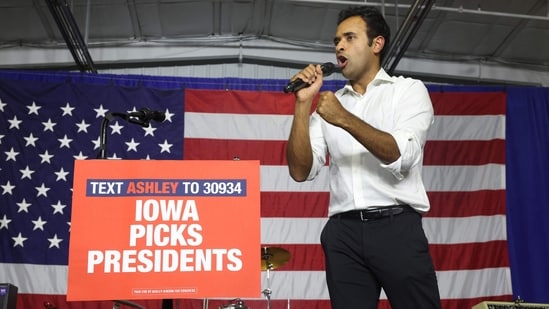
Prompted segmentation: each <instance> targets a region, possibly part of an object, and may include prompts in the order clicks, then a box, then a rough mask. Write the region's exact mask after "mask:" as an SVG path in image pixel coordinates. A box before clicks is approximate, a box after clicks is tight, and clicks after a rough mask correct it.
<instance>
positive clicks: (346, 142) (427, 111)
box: [308, 69, 434, 216]
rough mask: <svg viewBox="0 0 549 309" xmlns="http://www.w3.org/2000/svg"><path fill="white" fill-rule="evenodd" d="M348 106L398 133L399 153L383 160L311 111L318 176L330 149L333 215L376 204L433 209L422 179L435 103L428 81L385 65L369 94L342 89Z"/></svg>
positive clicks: (340, 92) (339, 94) (314, 171)
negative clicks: (392, 71)
mask: <svg viewBox="0 0 549 309" xmlns="http://www.w3.org/2000/svg"><path fill="white" fill-rule="evenodd" d="M335 94H336V97H337V98H338V99H339V101H340V102H341V104H342V105H343V107H345V108H346V109H347V110H348V111H350V112H351V113H353V114H354V115H356V116H358V117H359V118H361V119H362V120H364V121H365V122H366V123H368V124H370V125H371V126H373V127H375V128H377V129H379V130H382V131H384V132H387V133H389V134H391V135H392V136H393V138H394V139H395V141H396V143H397V145H398V148H399V150H400V158H398V159H397V160H396V161H394V162H392V163H390V164H383V162H381V161H380V160H379V159H377V158H376V157H375V156H374V155H372V154H371V153H370V152H369V151H368V149H366V148H365V147H364V146H362V145H361V144H360V143H359V142H358V141H357V140H356V139H355V138H354V137H352V136H351V134H349V133H348V132H346V131H345V130H343V129H341V128H339V127H336V126H333V125H331V124H329V123H328V122H326V121H324V120H323V119H322V118H321V117H320V116H319V115H318V114H317V113H316V112H314V113H313V114H312V115H311V122H310V128H309V129H310V135H311V145H312V149H313V158H314V159H313V166H312V168H311V172H310V174H309V177H308V180H312V179H313V178H315V177H316V176H317V175H318V173H319V172H320V170H321V168H323V167H324V166H325V164H326V158H327V157H326V155H327V154H329V157H330V159H329V177H330V206H329V210H328V215H329V216H332V215H334V214H337V213H341V212H345V211H349V210H357V209H367V208H370V207H376V206H389V205H395V204H408V205H410V206H412V207H413V208H414V209H416V210H417V211H418V212H420V213H425V212H427V211H428V210H429V207H430V205H429V200H428V198H427V193H426V192H425V187H424V185H423V180H422V175H421V169H422V166H423V146H424V145H425V141H426V139H427V131H428V129H429V128H430V126H431V125H432V123H433V120H434V116H433V106H432V103H431V99H430V97H429V93H428V91H427V88H426V87H425V85H424V84H423V83H422V82H421V81H419V80H415V79H411V78H404V77H392V76H389V75H388V74H387V73H386V72H385V71H384V70H383V69H381V70H380V71H379V72H378V73H377V75H376V77H375V78H374V80H373V81H372V82H370V84H368V87H367V88H366V92H365V93H364V95H362V94H359V93H357V92H355V91H354V90H353V89H352V87H351V85H350V84H347V85H346V86H345V87H344V88H342V89H340V90H338V91H337V92H336V93H335Z"/></svg>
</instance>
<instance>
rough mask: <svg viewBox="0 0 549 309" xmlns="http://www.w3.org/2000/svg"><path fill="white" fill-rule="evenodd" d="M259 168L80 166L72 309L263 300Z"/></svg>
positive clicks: (130, 163) (144, 163)
mask: <svg viewBox="0 0 549 309" xmlns="http://www.w3.org/2000/svg"><path fill="white" fill-rule="evenodd" d="M259 191H260V190H259V161H237V160H235V161H192V160H189V161H185V160H180V161H170V160H158V161H155V160H77V161H76V162H75V172H74V187H73V204H72V219H71V222H72V223H71V238H70V248H69V268H68V287H67V299H68V300H69V301H76V300H112V299H162V298H210V297H233V298H235V297H241V298H246V297H248V298H252V297H258V296H259V295H260V294H261V256H260V251H261V250H260V246H261V245H260V195H259V194H260V193H259Z"/></svg>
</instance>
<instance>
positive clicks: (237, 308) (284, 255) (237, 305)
mask: <svg viewBox="0 0 549 309" xmlns="http://www.w3.org/2000/svg"><path fill="white" fill-rule="evenodd" d="M289 260H290V252H288V250H286V249H283V248H279V247H263V248H261V271H266V272H267V288H265V289H264V290H263V291H261V293H262V294H263V296H265V300H266V301H267V309H271V294H272V290H271V271H273V270H275V269H277V268H279V267H281V266H282V265H284V264H286V262H288V261H289ZM232 302H233V303H231V304H228V305H225V306H221V307H218V309H249V308H248V307H246V306H245V305H244V302H243V301H242V300H241V299H239V298H237V299H235V300H233V301H232ZM288 308H289V305H288Z"/></svg>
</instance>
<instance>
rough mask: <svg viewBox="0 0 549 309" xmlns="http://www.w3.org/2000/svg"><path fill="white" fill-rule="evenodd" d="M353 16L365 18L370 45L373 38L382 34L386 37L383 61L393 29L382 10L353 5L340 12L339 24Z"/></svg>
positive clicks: (382, 54) (382, 55) (382, 53)
mask: <svg viewBox="0 0 549 309" xmlns="http://www.w3.org/2000/svg"><path fill="white" fill-rule="evenodd" d="M353 16H360V17H362V20H364V22H365V23H366V26H367V31H366V36H368V45H370V46H371V45H372V41H373V39H374V38H375V37H377V36H382V37H383V38H385V45H384V46H383V49H382V50H381V54H380V61H383V58H384V57H385V54H386V53H387V50H388V48H387V47H388V46H389V42H390V39H391V29H390V28H389V25H388V24H387V22H386V21H385V18H384V17H383V15H381V12H380V11H379V10H378V9H377V8H375V7H370V6H353V7H349V8H346V9H344V10H342V11H341V12H339V17H338V19H337V24H338V25H339V24H340V23H341V22H342V21H344V20H345V19H347V18H349V17H353Z"/></svg>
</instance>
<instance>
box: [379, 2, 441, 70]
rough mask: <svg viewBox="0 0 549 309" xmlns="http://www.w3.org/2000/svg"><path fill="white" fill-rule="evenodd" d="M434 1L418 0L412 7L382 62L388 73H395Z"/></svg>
mask: <svg viewBox="0 0 549 309" xmlns="http://www.w3.org/2000/svg"><path fill="white" fill-rule="evenodd" d="M433 3H434V1H433V0H416V1H415V2H414V4H412V6H411V7H410V11H408V15H407V16H406V18H405V19H404V21H403V23H402V25H401V26H400V28H399V29H398V31H397V34H396V35H395V37H394V39H393V41H392V42H391V43H390V44H389V46H388V48H389V50H388V51H387V54H386V55H385V58H384V59H383V63H382V64H381V66H382V67H384V68H385V70H386V71H387V73H389V74H393V73H394V71H395V68H396V66H397V65H398V62H399V61H400V59H401V58H402V57H403V56H404V53H405V52H406V49H408V46H409V45H410V43H411V42H412V39H413V38H414V36H415V35H416V33H417V31H418V30H419V28H420V27H421V25H422V24H423V21H424V20H425V17H427V15H428V14H429V12H430V11H431V7H432V6H433Z"/></svg>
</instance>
